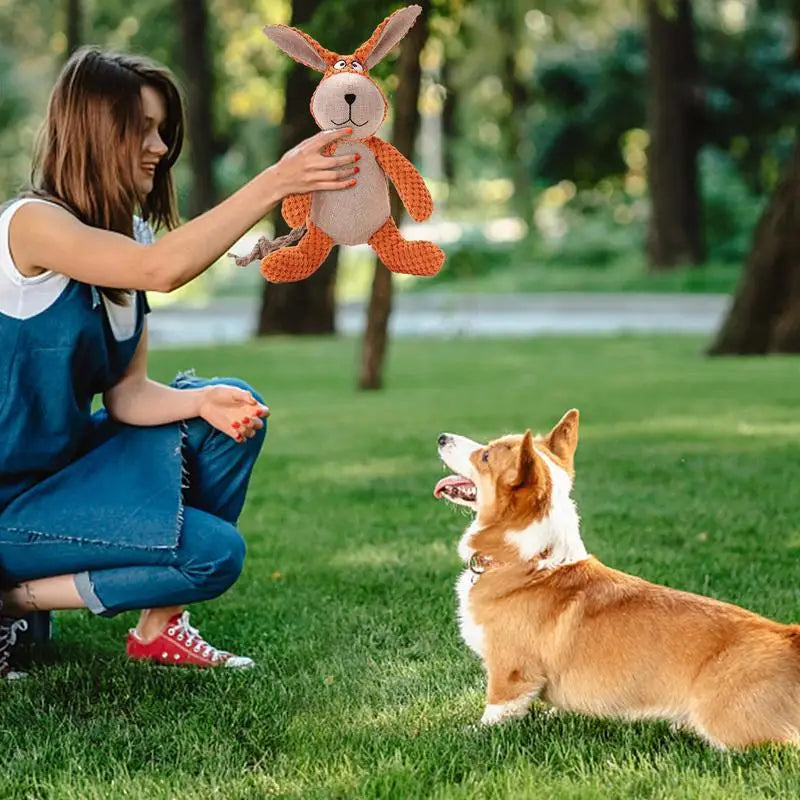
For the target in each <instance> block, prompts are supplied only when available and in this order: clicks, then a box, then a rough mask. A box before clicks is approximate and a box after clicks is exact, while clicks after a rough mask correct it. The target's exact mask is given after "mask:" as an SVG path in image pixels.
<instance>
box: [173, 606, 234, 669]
mask: <svg viewBox="0 0 800 800" xmlns="http://www.w3.org/2000/svg"><path fill="white" fill-rule="evenodd" d="M167 633H168V634H169V635H170V636H174V637H175V638H176V639H177V640H178V641H179V642H183V643H184V644H185V645H186V647H188V648H192V647H193V649H194V652H195V653H200V654H201V655H202V656H203V658H210V659H211V660H212V661H219V660H221V659H223V658H225V657H226V656H227V655H228V653H226V652H225V651H224V650H217V648H216V647H212V646H211V645H210V644H209V643H208V642H207V641H206V640H205V639H204V638H203V637H202V636H201V635H200V631H198V630H197V628H193V627H192V626H191V625H190V624H189V612H188V611H184V612H183V614H181V615H180V617H179V618H178V620H177V621H176V622H175V624H174V625H170V627H169V628H167Z"/></svg>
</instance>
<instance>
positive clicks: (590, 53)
mask: <svg viewBox="0 0 800 800" xmlns="http://www.w3.org/2000/svg"><path fill="white" fill-rule="evenodd" d="M646 73H647V61H646V56H645V52H644V40H643V36H642V32H641V30H639V29H633V28H627V29H624V30H621V31H620V32H619V35H618V36H617V37H616V38H615V39H614V40H613V41H612V42H611V43H610V44H609V45H608V46H607V47H601V48H593V49H587V48H585V47H578V46H574V47H569V48H564V47H561V48H559V49H557V50H556V49H553V50H552V51H546V52H545V53H544V54H543V55H542V57H541V58H540V59H539V62H538V65H537V69H536V72H535V74H534V76H533V87H534V89H533V92H534V95H533V96H534V101H535V102H536V103H537V104H539V106H540V107H541V109H542V112H541V113H540V115H538V118H537V120H536V122H535V123H534V124H533V125H532V126H531V128H530V129H529V131H528V135H529V136H530V137H531V140H532V141H533V143H534V147H535V150H536V160H535V162H534V165H533V167H534V173H533V174H534V175H535V176H536V178H537V179H541V180H551V181H554V182H555V181H558V180H562V179H565V178H566V179H568V180H572V181H574V182H575V183H577V184H578V185H580V186H589V185H594V184H596V183H597V182H598V181H600V180H602V179H603V178H606V177H607V176H609V175H618V174H621V173H622V172H624V171H625V169H626V167H625V162H624V161H623V157H622V149H621V146H620V142H621V139H622V136H623V134H624V133H625V132H626V131H628V130H630V129H632V128H641V127H643V126H644V118H645V112H644V104H645V93H644V84H645V78H646Z"/></svg>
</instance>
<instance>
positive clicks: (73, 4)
mask: <svg viewBox="0 0 800 800" xmlns="http://www.w3.org/2000/svg"><path fill="white" fill-rule="evenodd" d="M66 10H67V26H66V27H67V58H69V57H70V56H71V55H72V54H73V53H74V52H75V51H76V50H77V49H78V48H79V47H80V46H81V45H82V44H83V0H67V9H66Z"/></svg>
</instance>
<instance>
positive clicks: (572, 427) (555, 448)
mask: <svg viewBox="0 0 800 800" xmlns="http://www.w3.org/2000/svg"><path fill="white" fill-rule="evenodd" d="M579 416H580V415H579V414H578V409H577V408H571V409H570V410H569V411H567V413H566V414H564V416H563V417H561V420H560V421H559V423H558V424H557V425H556V426H555V428H553V430H552V431H550V433H549V434H548V435H547V439H546V442H547V449H548V450H549V451H550V452H551V453H552V454H553V455H554V456H558V458H560V459H561V460H562V461H563V462H564V463H565V464H567V466H568V467H569V469H572V468H573V465H574V460H575V450H576V449H577V447H578V418H579Z"/></svg>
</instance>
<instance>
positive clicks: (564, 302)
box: [149, 293, 729, 346]
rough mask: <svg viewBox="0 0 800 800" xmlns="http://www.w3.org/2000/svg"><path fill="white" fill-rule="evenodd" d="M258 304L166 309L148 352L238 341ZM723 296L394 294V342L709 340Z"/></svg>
mask: <svg viewBox="0 0 800 800" xmlns="http://www.w3.org/2000/svg"><path fill="white" fill-rule="evenodd" d="M259 301H260V298H258V297H256V298H253V299H252V300H214V301H212V302H211V303H209V304H208V305H207V306H204V307H202V308H196V307H188V306H169V307H163V308H156V309H154V311H153V313H152V314H151V316H150V322H149V329H150V340H151V342H152V344H153V345H156V346H158V345H173V344H207V343H212V342H238V341H244V340H246V339H247V338H249V337H250V336H251V334H252V332H253V330H254V328H255V321H256V318H257V314H258V306H259ZM728 303H729V297H728V296H727V295H687V294H604V293H603V294H571V293H570V294H520V295H485V294H480V295H478V294H449V293H425V294H416V293H408V294H399V295H396V296H395V302H394V311H393V313H392V317H391V320H390V330H391V333H392V335H394V336H440V337H451V336H466V337H471V336H535V335H547V334H609V333H698V334H711V333H712V332H714V331H715V330H717V328H718V327H719V325H720V323H721V321H722V319H723V317H724V314H725V312H726V310H727V308H728ZM364 319H365V306H364V303H362V302H348V303H342V304H340V305H339V307H338V310H337V329H338V331H339V332H340V333H343V334H360V333H361V331H362V329H363V325H364Z"/></svg>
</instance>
